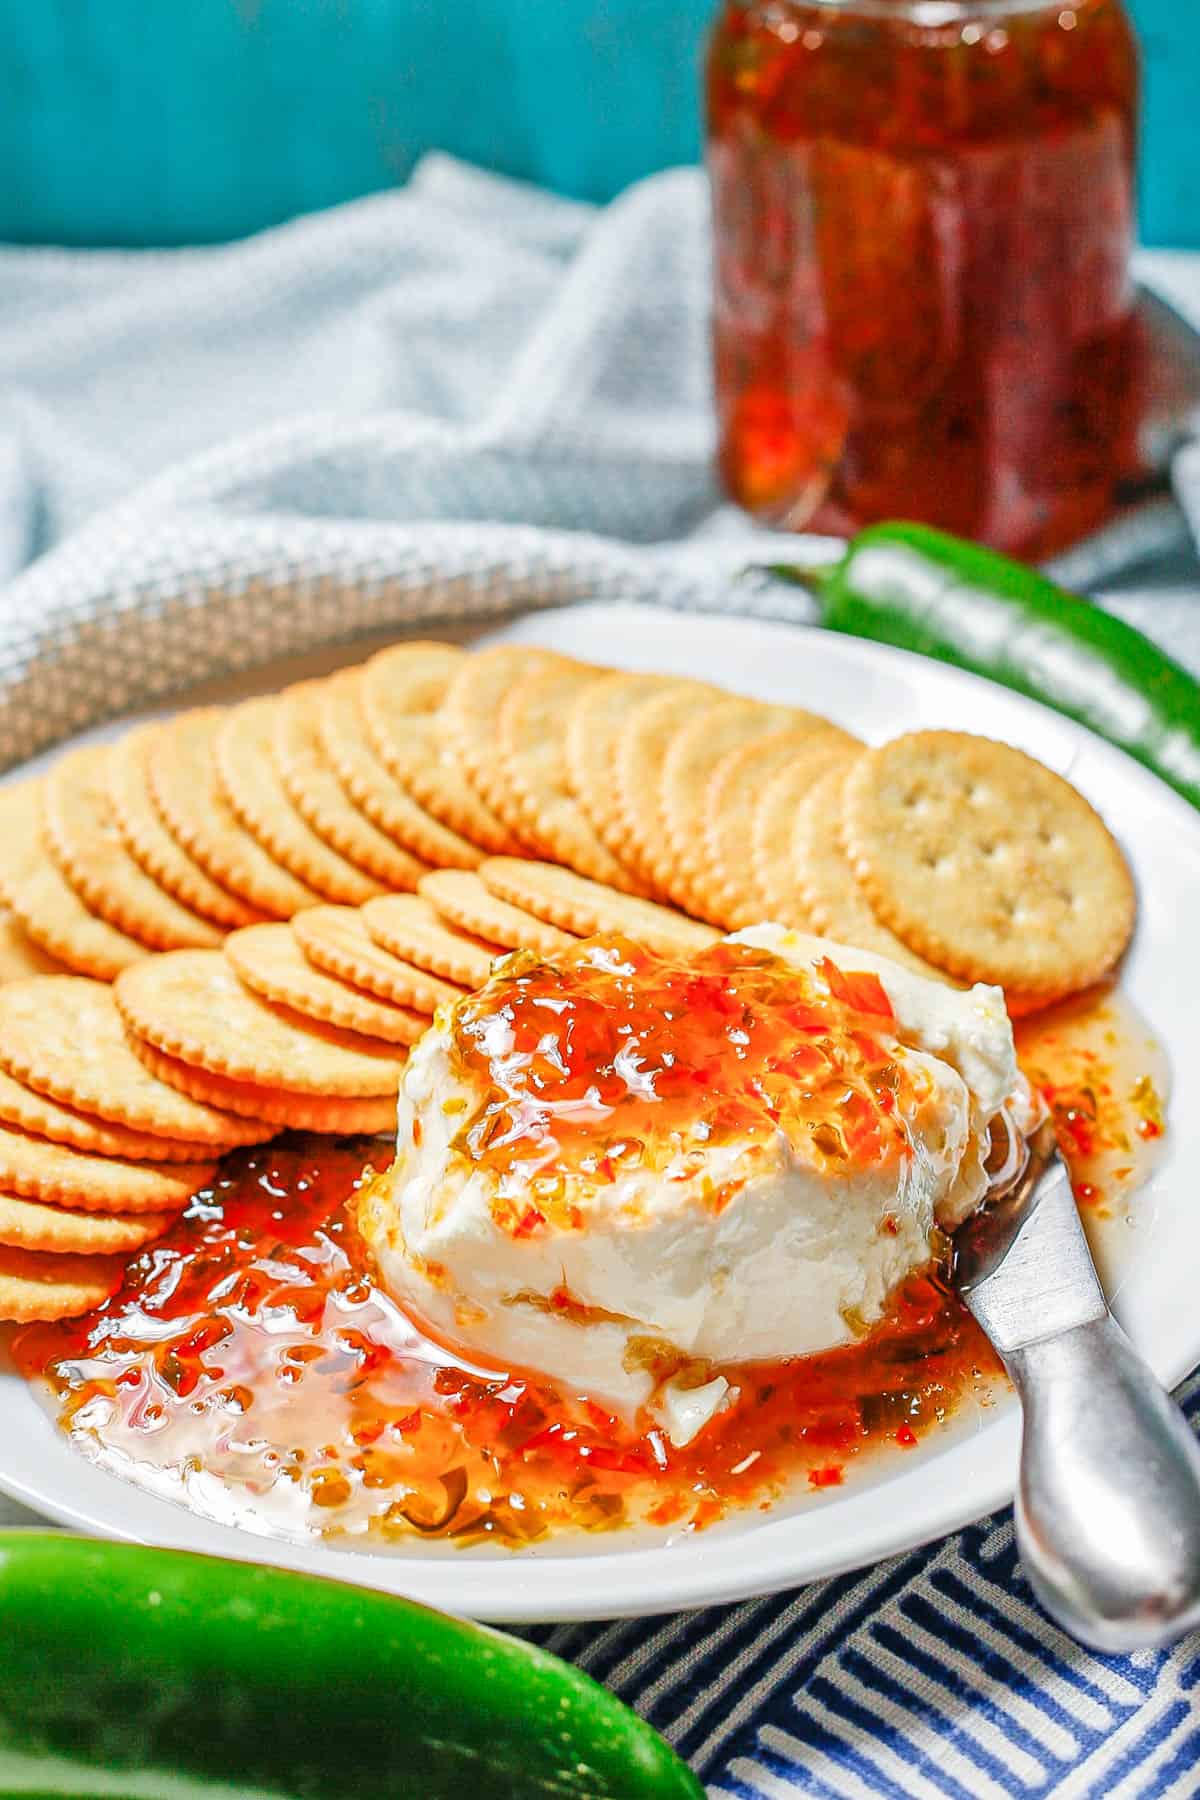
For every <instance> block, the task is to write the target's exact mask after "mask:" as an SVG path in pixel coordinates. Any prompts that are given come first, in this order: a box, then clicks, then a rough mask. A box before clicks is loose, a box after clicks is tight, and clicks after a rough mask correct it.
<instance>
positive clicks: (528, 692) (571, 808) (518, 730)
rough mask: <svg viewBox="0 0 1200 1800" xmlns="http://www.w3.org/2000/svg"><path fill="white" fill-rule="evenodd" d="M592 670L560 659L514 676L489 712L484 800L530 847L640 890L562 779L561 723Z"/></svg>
mask: <svg viewBox="0 0 1200 1800" xmlns="http://www.w3.org/2000/svg"><path fill="white" fill-rule="evenodd" d="M599 677H600V672H599V671H598V670H596V669H594V668H591V667H589V666H588V665H586V664H576V663H569V662H562V663H553V664H551V665H550V666H549V667H539V668H534V669H531V670H530V671H529V672H528V673H527V674H525V675H523V676H521V677H520V678H519V679H518V680H517V681H516V682H515V684H514V685H513V686H512V687H511V688H510V689H509V691H508V692H507V694H506V695H505V696H504V698H503V700H502V702H501V705H500V710H499V713H498V715H497V718H496V734H497V739H498V741H499V746H500V757H499V760H498V762H497V764H496V765H495V771H496V787H495V791H494V792H493V794H492V795H491V799H492V804H493V805H494V806H496V808H497V810H498V811H500V812H501V814H502V817H504V819H505V820H506V822H507V823H508V824H509V825H511V826H512V828H513V830H514V831H515V832H516V834H517V836H518V837H519V838H520V839H521V840H522V841H523V842H524V843H526V844H527V845H528V846H529V849H530V851H531V852H532V853H534V854H536V855H537V856H541V857H546V858H548V859H549V860H551V861H553V862H560V863H565V864H566V866H567V867H568V868H570V869H575V870H577V871H578V873H579V874H581V875H588V876H590V877H591V878H592V879H593V880H594V881H604V882H607V883H608V884H609V886H610V887H618V888H627V889H629V890H630V891H631V892H639V891H640V883H639V882H638V881H637V879H636V877H635V876H634V875H633V873H632V871H631V870H629V869H626V867H625V865H624V864H623V863H622V862H621V861H620V859H619V858H618V857H616V856H614V855H613V853H612V851H611V850H610V849H609V848H608V846H607V845H606V844H605V843H604V841H603V839H602V838H601V837H600V834H599V833H598V832H597V830H596V828H595V826H594V825H593V824H592V822H591V820H590V819H589V818H588V816H587V814H586V812H584V810H583V808H582V807H581V806H580V804H579V802H578V800H577V799H576V798H575V796H574V794H573V793H572V791H571V788H570V784H569V781H568V778H567V759H566V734H567V724H568V721H569V719H570V717H571V714H572V712H573V710H574V708H575V706H576V705H577V704H578V702H579V700H580V698H581V697H582V695H583V694H584V693H585V692H586V690H587V689H588V688H589V687H591V686H593V685H594V684H595V682H596V681H597V679H599ZM501 800H503V801H505V802H506V803H507V811H506V810H504V807H503V806H501V804H500V803H501Z"/></svg>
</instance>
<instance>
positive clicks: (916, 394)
mask: <svg viewBox="0 0 1200 1800" xmlns="http://www.w3.org/2000/svg"><path fill="white" fill-rule="evenodd" d="M1137 106H1138V59H1137V50H1136V44H1135V40H1134V37H1133V33H1132V31H1131V29H1130V25H1129V22H1128V19H1127V18H1126V15H1125V12H1124V10H1123V7H1122V6H1121V4H1120V0H1072V3H1071V4H1067V5H1062V4H1055V5H1047V4H1046V3H1045V0H726V4H725V6H724V9H723V12H722V14H721V16H720V18H719V20H718V22H717V25H716V28H715V31H714V34H713V38H712V42H711V49H710V54H709V64H708V125H709V163H710V169H711V176H712V189H713V210H714V235H715V350H716V389H717V402H718V410H719V418H720V444H721V449H720V455H721V466H722V471H723V475H724V479H725V482H726V484H727V486H728V488H729V490H730V491H731V493H732V494H733V495H734V497H735V498H736V499H737V500H738V501H740V502H741V503H742V505H744V506H746V507H748V508H749V509H750V510H751V511H752V512H754V513H756V514H758V515H759V516H760V517H761V518H763V519H764V520H767V521H769V522H771V523H773V524H775V525H782V526H785V527H790V528H794V529H800V528H802V527H811V528H814V529H819V530H829V531H836V532H846V533H849V532H852V531H854V530H856V529H857V528H858V527H859V526H861V525H864V524H866V523H869V522H870V521H871V520H874V519H880V518H885V517H892V518H895V517H904V518H910V519H920V520H924V521H926V522H929V523H932V524H936V525H940V526H943V527H944V528H946V529H947V530H950V531H955V532H959V533H961V534H962V535H964V536H967V537H974V538H978V539H981V540H982V541H984V542H985V543H989V544H992V545H995V546H996V547H997V548H999V549H1003V550H1008V551H1010V552H1013V553H1016V554H1018V555H1023V556H1027V557H1038V556H1042V555H1046V554H1048V553H1049V552H1051V551H1052V550H1055V549H1057V548H1059V547H1061V546H1062V545H1063V544H1066V543H1068V542H1070V541H1071V540H1072V539H1074V538H1077V537H1079V536H1081V535H1083V534H1084V533H1085V532H1087V531H1088V530H1089V529H1091V528H1092V527H1093V526H1095V525H1096V524H1098V523H1099V522H1100V521H1101V520H1102V519H1103V518H1104V516H1105V515H1106V513H1108V512H1109V511H1110V510H1111V508H1112V505H1113V503H1114V496H1115V491H1116V489H1117V486H1118V483H1119V481H1120V480H1121V478H1122V477H1123V476H1125V475H1127V474H1130V473H1132V472H1133V470H1134V468H1135V465H1136V435H1137V433H1136V418H1135V413H1136V406H1137V399H1136V390H1137V364H1138V343H1139V339H1138V327H1137V320H1136V315H1135V312H1134V307H1133V288H1132V283H1131V278H1130V272H1129V256H1130V250H1131V247H1132V241H1133V229H1134V152H1135V135H1136V124H1137Z"/></svg>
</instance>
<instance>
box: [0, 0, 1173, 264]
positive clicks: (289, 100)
mask: <svg viewBox="0 0 1200 1800" xmlns="http://www.w3.org/2000/svg"><path fill="white" fill-rule="evenodd" d="M714 7H715V0H0V22H2V24H3V39H2V48H0V238H2V239H6V240H9V241H13V240H16V241H35V242H57V243H74V244H96V243H108V244H175V243H195V242H200V241H206V240H214V239H220V238H227V237H234V236H239V235H241V234H242V233H245V232H249V231H254V230H256V229H258V228H260V227H262V226H264V225H270V224H274V223H276V222H278V221H279V220H281V219H286V218H289V217H291V216H292V215H293V214H295V213H298V212H307V211H310V210H312V209H313V208H316V207H321V206H328V205H331V204H333V203H334V202H335V201H338V200H343V199H347V198H349V197H350V196H353V195H357V194H363V193H368V192H371V191H372V190H374V189H377V188H381V187H385V186H388V185H390V184H392V183H394V182H396V181H398V180H401V179H402V178H403V177H404V175H405V174H406V173H407V172H408V170H409V169H410V168H411V167H412V164H413V162H414V161H415V160H416V158H417V157H418V156H419V155H420V153H421V151H422V150H424V149H427V148H430V147H438V148H441V149H445V150H450V151H453V152H454V153H455V154H457V155H459V156H464V157H468V158H471V159H472V160H474V161H477V162H480V163H484V164H487V165H489V166H492V167H495V168H498V169H501V170H504V171H505V172H507V173H509V174H512V175H519V176H523V177H526V178H528V179H530V180H533V181H538V182H542V183H546V184H548V185H550V186H553V187H556V188H558V189H560V190H562V191H563V192H565V193H569V194H573V195H577V196H582V197H586V198H589V199H598V200H602V199H606V198H608V197H609V196H610V195H612V194H614V193H616V192H617V191H618V190H619V189H620V188H622V187H624V186H625V185H626V184H627V183H628V182H630V181H632V180H634V179H635V178H636V177H637V176H639V175H643V174H646V173H647V172H649V171H650V170H652V169H656V168H662V167H665V166H666V165H668V164H671V163H677V162H685V161H689V160H692V159H693V158H694V157H695V156H696V155H697V153H698V146H699V125H698V107H697V89H698V71H699V63H700V56H701V43H702V38H703V32H704V28H705V26H706V24H707V22H708V20H709V18H710V17H711V16H712V12H713V10H714ZM1132 10H1133V12H1134V14H1135V16H1136V18H1137V22H1138V25H1139V28H1140V30H1141V33H1142V39H1143V44H1144V48H1145V61H1146V95H1147V105H1146V128H1145V136H1144V156H1143V200H1142V237H1143V239H1144V241H1146V242H1147V243H1154V244H1191V245H1196V246H1200V29H1198V27H1200V7H1198V5H1197V0H1132Z"/></svg>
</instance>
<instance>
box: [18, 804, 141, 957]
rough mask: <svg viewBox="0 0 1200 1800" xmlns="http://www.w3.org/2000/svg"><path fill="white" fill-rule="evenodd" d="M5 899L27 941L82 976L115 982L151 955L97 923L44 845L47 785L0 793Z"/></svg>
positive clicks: (113, 929)
mask: <svg viewBox="0 0 1200 1800" xmlns="http://www.w3.org/2000/svg"><path fill="white" fill-rule="evenodd" d="M0 835H2V836H3V841H4V843H5V844H6V845H7V846H8V849H7V851H6V853H5V856H4V858H3V860H2V861H0V898H2V899H3V900H4V902H5V904H6V906H7V907H8V909H9V911H10V912H11V914H12V916H13V917H14V918H15V919H16V920H17V923H18V924H19V925H20V926H21V928H22V930H23V931H24V932H25V934H26V936H27V937H28V938H30V939H31V940H32V942H33V943H35V944H36V945H37V947H38V948H39V949H40V950H44V951H45V952H46V954H47V955H48V956H53V957H54V958H55V959H56V960H57V961H58V962H61V963H63V964H65V966H66V967H67V968H68V969H72V970H74V971H75V972H76V973H77V974H79V975H93V976H96V977H97V978H98V979H100V980H101V981H111V980H112V979H113V977H114V976H115V975H118V974H120V972H121V970H122V969H127V968H129V966H130V965H131V964H132V963H135V962H140V961H141V959H142V958H143V957H145V956H147V955H148V954H149V952H148V951H147V949H146V946H145V945H144V944H139V943H138V941H137V939H136V938H132V937H129V936H127V935H126V933H125V932H123V931H118V930H117V928H116V926H115V925H110V924H108V923H107V921H106V920H104V919H100V918H97V916H96V914H95V913H93V912H92V911H91V910H90V909H89V908H88V907H87V906H85V905H84V903H83V901H82V900H81V899H80V898H79V895H78V894H77V893H76V892H75V889H74V888H73V887H72V886H71V885H70V883H69V882H68V881H67V879H66V877H65V876H64V875H63V873H62V871H61V870H60V869H59V867H58V865H57V863H55V862H53V861H52V860H51V858H50V856H49V854H48V853H47V851H46V849H45V848H44V846H43V843H42V784H41V782H40V781H37V782H34V781H18V782H13V783H11V784H10V785H9V786H7V787H5V788H4V789H3V790H2V791H0Z"/></svg>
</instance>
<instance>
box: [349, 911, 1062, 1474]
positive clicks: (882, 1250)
mask: <svg viewBox="0 0 1200 1800" xmlns="http://www.w3.org/2000/svg"><path fill="white" fill-rule="evenodd" d="M1026 1103H1027V1102H1026V1093H1025V1089H1024V1083H1023V1081H1022V1078H1021V1076H1020V1075H1019V1073H1018V1070H1017V1064H1016V1057H1015V1053H1014V1049H1013V1038H1012V1030H1011V1027H1010V1024H1009V1020H1008V1016H1007V1013H1006V1011H1005V1006H1004V999H1003V995H1002V994H1001V992H1000V990H999V989H997V988H991V987H983V986H978V987H974V988H972V989H970V990H969V991H965V992H964V991H961V990H958V989H955V988H951V987H949V986H945V985H942V984H940V983H937V982H934V981H930V980H925V979H923V978H921V977H919V976H916V975H914V974H912V973H910V972H909V971H908V970H906V969H902V968H900V967H898V966H897V965H895V964H893V963H889V962H887V961H886V960H885V959H884V958H881V957H878V956H872V955H869V954H867V953H866V952H864V951H859V950H855V949H853V948H851V947H849V946H845V945H841V944H836V943H832V942H830V941H828V940H826V939H823V938H815V937H808V936H804V935H801V934H799V933H797V932H793V931H787V930H784V929H783V928H781V927H779V926H775V925H761V926H755V927H752V928H750V929H747V930H744V931H741V932H739V933H737V934H736V935H735V936H734V937H732V938H728V939H723V940H722V941H721V942H720V943H719V944H717V945H714V946H713V947H712V948H711V949H709V950H706V951H702V952H700V953H699V954H697V955H693V956H691V957H690V958H687V959H680V960H677V961H672V960H670V959H664V958H662V957H659V956H655V955H652V954H651V953H650V952H648V951H646V950H644V949H643V948H640V947H638V946H635V945H633V944H631V943H629V942H627V941H626V940H623V939H619V938H617V939H611V940H608V939H596V940H591V941H589V942H588V943H586V944H584V945H582V946H581V947H580V948H579V949H572V951H571V952H570V953H569V954H568V955H566V956H564V957H563V958H561V959H559V960H558V961H557V962H556V963H555V964H553V965H551V964H548V963H546V962H544V961H539V960H537V959H535V958H533V957H531V956H529V955H526V954H518V955H516V956H514V957H510V958H508V959H506V961H505V962H503V963H502V964H500V965H499V966H498V969H497V971H496V973H495V974H494V975H493V977H492V979H491V980H490V981H489V982H488V983H487V985H486V986H485V987H484V988H482V989H481V990H480V991H479V993H478V994H475V995H470V996H468V997H466V998H465V999H464V1000H461V1001H459V1002H457V1003H455V1005H454V1006H453V1007H450V1008H446V1009H444V1010H443V1011H442V1012H440V1013H439V1015H438V1017H437V1018H436V1019H435V1021H434V1023H433V1025H432V1027H431V1028H430V1030H429V1031H428V1032H427V1033H426V1034H425V1036H424V1037H423V1038H422V1040H421V1041H420V1043H419V1044H418V1045H417V1046H416V1047H415V1048H414V1050H413V1052H412V1055H411V1057H410V1060H409V1063H408V1066H407V1069H406V1071H405V1075H404V1078H403V1083H402V1087H401V1093H400V1103H399V1115H398V1133H397V1155H396V1161H395V1164H394V1167H393V1169H392V1171H391V1175H390V1178H389V1179H388V1181H387V1182H385V1183H382V1184H377V1185H376V1186H375V1187H374V1188H373V1189H372V1190H371V1191H370V1193H369V1195H368V1197H367V1199H366V1200H365V1202H364V1205H363V1209H362V1228H363V1231H364V1234H365V1236H366V1238H367V1241H368V1243H369V1245H370V1247H371V1250H372V1252H373V1255H374V1258H375V1261H376V1264H377V1268H378V1270H379V1274H380V1277H381V1279H382V1281H383V1283H384V1284H385V1285H386V1287H387V1288H388V1289H389V1290H390V1292H391V1293H392V1294H393V1296H394V1297H395V1298H396V1299H397V1300H398V1301H399V1302H400V1303H401V1305H403V1306H405V1307H406V1308H407V1309H408V1310H409V1311H410V1312H411V1313H412V1314H413V1315H414V1316H417V1317H419V1318H420V1319H421V1320H422V1321H423V1322H424V1323H425V1325H426V1326H427V1327H429V1328H431V1329H432V1330H433V1331H434V1332H435V1334H436V1335H438V1336H439V1337H440V1338H442V1339H444V1340H445V1341H447V1342H448V1343H450V1344H452V1345H453V1346H455V1347H456V1348H458V1349H459V1350H461V1352H462V1353H464V1354H466V1355H469V1356H470V1357H471V1358H472V1359H474V1360H475V1361H476V1362H480V1361H482V1362H484V1363H486V1364H488V1365H492V1366H495V1367H498V1368H501V1369H506V1370H514V1371H526V1372H536V1373H537V1374H539V1375H541V1376H545V1377H549V1378H550V1379H552V1380H554V1381H556V1382H558V1383H559V1384H561V1385H562V1386H564V1387H566V1388H567V1389H569V1390H571V1391H573V1392H575V1393H578V1394H582V1395H586V1396H587V1397H589V1398H591V1399H593V1400H595V1401H596V1402H597V1403H599V1404H601V1405H604V1406H605V1407H607V1408H609V1409H611V1410H612V1411H614V1412H616V1413H618V1414H619V1415H621V1416H623V1417H625V1418H627V1419H630V1420H637V1419H639V1418H643V1417H644V1418H646V1419H649V1420H654V1419H656V1420H657V1421H658V1422H659V1423H660V1424H661V1425H662V1427H663V1428H664V1429H665V1430H666V1432H667V1434H668V1436H669V1437H670V1438H671V1439H672V1441H674V1442H676V1443H682V1442H687V1441H688V1440H689V1439H690V1438H691V1437H693V1436H694V1435H695V1434H696V1432H697V1431H699V1430H700V1429H702V1428H703V1426H704V1424H705V1423H706V1422H707V1420H708V1419H709V1418H711V1417H712V1415H713V1413H714V1412H715V1411H716V1410H717V1409H719V1407H720V1405H721V1403H722V1400H723V1398H724V1396H725V1394H726V1393H727V1391H728V1385H729V1381H730V1380H735V1379H736V1374H731V1373H730V1371H731V1370H735V1369H736V1365H737V1364H739V1363H744V1362H749V1361H758V1360H763V1359H776V1358H783V1357H793V1356H803V1355H809V1354H812V1353H814V1352H817V1351H822V1350H828V1349H831V1348H833V1347H836V1346H838V1345H842V1344H848V1343H850V1342H851V1341H853V1339H854V1338H855V1337H856V1336H859V1335H861V1334H863V1333H864V1332H866V1331H867V1330H869V1329H870V1327H871V1326H872V1325H873V1324H875V1323H876V1322H877V1321H878V1320H879V1319H880V1318H881V1317H882V1315H883V1313H884V1311H885V1308H886V1306H887V1302H888V1296H889V1294H890V1293H891V1292H892V1290H893V1289H894V1288H895V1287H896V1285H897V1283H899V1282H900V1281H902V1280H903V1279H904V1278H905V1277H906V1276H907V1275H909V1274H910V1273H912V1272H913V1271H915V1270H918V1269H920V1268H922V1267H924V1266H927V1265H928V1264H929V1262H930V1261H931V1259H932V1258H933V1256H934V1255H935V1254H936V1251H937V1249H938V1245H939V1233H945V1232H949V1231H952V1230H953V1229H954V1227H955V1226H956V1225H958V1224H959V1223H960V1222H961V1221H962V1220H963V1219H964V1218H965V1217H966V1216H967V1215H968V1214H969V1213H970V1212H971V1211H972V1210H973V1209H974V1208H975V1207H976V1206H977V1205H978V1204H979V1201H980V1200H981V1198H982V1196H983V1194H984V1192H985V1188H986V1185H987V1177H986V1174H985V1170H984V1159H985V1157H986V1155H987V1152H988V1145H989V1131H990V1127H991V1125H992V1122H993V1120H994V1119H995V1118H996V1117H997V1115H998V1114H999V1113H1001V1112H1002V1111H1003V1110H1006V1109H1007V1110H1008V1111H1009V1113H1010V1116H1012V1117H1013V1118H1014V1119H1015V1121H1016V1122H1017V1123H1018V1125H1020V1124H1022V1123H1024V1119H1023V1116H1022V1115H1023V1111H1024V1108H1025V1106H1026Z"/></svg>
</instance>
